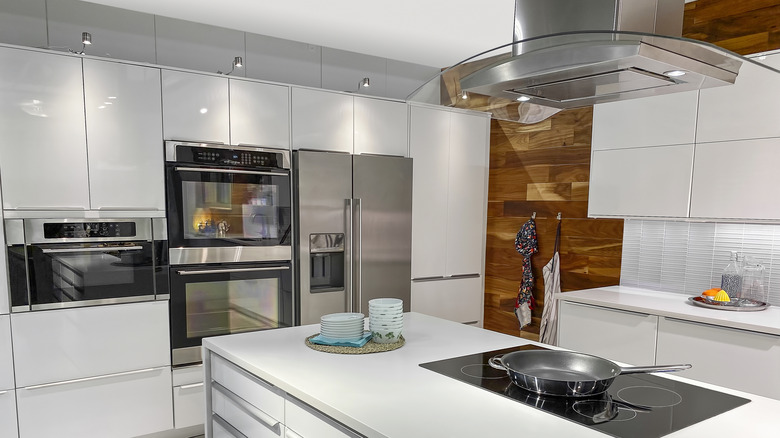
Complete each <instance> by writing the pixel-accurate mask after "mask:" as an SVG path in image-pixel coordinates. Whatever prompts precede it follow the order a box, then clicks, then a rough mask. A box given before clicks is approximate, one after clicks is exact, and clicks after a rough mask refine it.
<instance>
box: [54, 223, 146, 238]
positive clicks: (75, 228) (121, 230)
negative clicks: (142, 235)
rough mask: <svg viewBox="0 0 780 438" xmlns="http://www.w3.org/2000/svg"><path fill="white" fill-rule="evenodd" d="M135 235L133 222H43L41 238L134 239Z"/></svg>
mask: <svg viewBox="0 0 780 438" xmlns="http://www.w3.org/2000/svg"><path fill="white" fill-rule="evenodd" d="M135 235H136V230H135V222H65V223H56V222H55V223H52V222H45V223H44V224H43V236H44V238H46V239H84V238H91V237H135Z"/></svg>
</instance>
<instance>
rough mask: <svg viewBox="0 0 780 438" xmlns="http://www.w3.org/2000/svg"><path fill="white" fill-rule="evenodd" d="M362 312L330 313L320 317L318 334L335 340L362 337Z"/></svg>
mask: <svg viewBox="0 0 780 438" xmlns="http://www.w3.org/2000/svg"><path fill="white" fill-rule="evenodd" d="M365 317H366V316H365V315H363V314H362V313H331V314H329V315H324V316H322V317H321V318H320V335H322V336H324V337H326V338H329V339H333V340H336V341H354V340H358V339H360V338H362V337H363V320H364V319H365Z"/></svg>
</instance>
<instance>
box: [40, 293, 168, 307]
mask: <svg viewBox="0 0 780 438" xmlns="http://www.w3.org/2000/svg"><path fill="white" fill-rule="evenodd" d="M141 301H154V295H138V296H133V297H121V298H103V299H100V300H87V301H68V302H65V303H46V304H33V305H31V306H30V308H31V310H49V309H68V308H71V307H91V306H102V305H105V304H126V303H138V302H141Z"/></svg>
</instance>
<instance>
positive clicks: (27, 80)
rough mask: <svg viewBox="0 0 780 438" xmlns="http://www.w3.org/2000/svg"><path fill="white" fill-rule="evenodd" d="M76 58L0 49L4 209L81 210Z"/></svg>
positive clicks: (82, 158)
mask: <svg viewBox="0 0 780 438" xmlns="http://www.w3.org/2000/svg"><path fill="white" fill-rule="evenodd" d="M84 124H85V119H84V87H83V82H82V69H81V59H80V58H77V57H73V56H67V55H58V54H51V53H40V52H34V51H27V50H19V49H11V48H5V47H0V133H2V138H3V141H2V142H0V174H2V185H3V208H4V209H22V210H23V209H32V210H57V209H67V210H87V209H88V208H89V188H88V178H87V142H86V130H85V128H84Z"/></svg>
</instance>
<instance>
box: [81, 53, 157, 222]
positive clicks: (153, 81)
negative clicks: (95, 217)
mask: <svg viewBox="0 0 780 438" xmlns="http://www.w3.org/2000/svg"><path fill="white" fill-rule="evenodd" d="M160 99H161V95H160V70H159V69H156V68H150V67H141V66H137V65H128V64H120V63H116V62H104V61H97V60H93V59H85V60H84V100H85V103H86V113H87V150H88V152H89V192H90V204H91V207H92V208H93V209H106V210H164V209H165V180H164V162H165V157H164V155H163V146H162V145H163V137H162V107H161V103H160Z"/></svg>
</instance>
